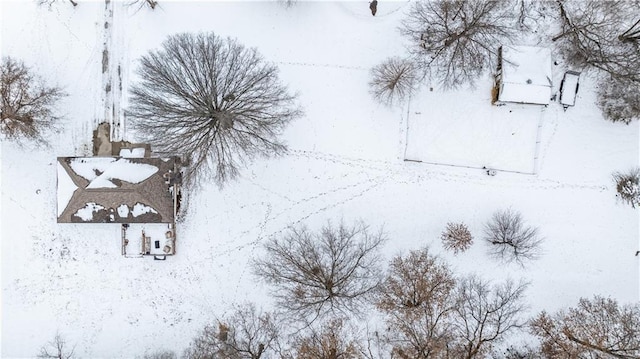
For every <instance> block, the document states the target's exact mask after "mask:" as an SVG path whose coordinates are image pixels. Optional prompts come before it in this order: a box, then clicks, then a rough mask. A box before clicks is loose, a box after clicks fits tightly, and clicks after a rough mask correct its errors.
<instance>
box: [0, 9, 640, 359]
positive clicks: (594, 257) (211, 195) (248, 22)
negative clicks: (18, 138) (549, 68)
mask: <svg viewBox="0 0 640 359" xmlns="http://www.w3.org/2000/svg"><path fill="white" fill-rule="evenodd" d="M408 5H409V3H408V2H405V1H399V2H380V3H379V5H378V14H377V16H376V17H372V16H371V14H370V12H369V9H368V5H367V2H366V1H359V2H356V1H348V2H347V1H345V2H299V3H298V4H297V5H296V6H294V7H292V8H291V9H285V8H284V7H282V6H280V5H278V4H277V3H271V2H238V3H235V2H205V1H198V2H184V1H181V2H168V1H161V2H160V5H159V7H158V8H156V10H154V11H151V10H150V9H148V8H145V7H143V8H141V9H139V10H138V7H137V6H133V7H125V6H123V4H122V3H115V5H114V6H116V11H114V20H113V26H114V27H115V29H114V32H113V34H115V35H114V36H117V39H115V40H113V42H112V43H113V44H114V48H113V53H114V59H115V60H114V61H118V60H119V61H120V64H121V66H122V71H123V76H122V81H123V85H124V88H125V89H126V86H127V84H128V81H133V80H135V74H134V69H135V62H134V59H137V58H138V57H139V56H140V55H141V54H143V53H145V52H146V51H148V50H150V49H154V48H157V47H158V46H159V45H160V43H161V42H162V40H163V39H164V38H165V37H166V35H169V34H173V33H176V32H182V31H215V32H216V33H217V34H219V35H222V36H231V37H237V38H238V40H239V41H240V42H241V43H243V44H245V45H247V46H255V47H257V48H258V49H259V51H260V52H261V53H262V54H263V55H264V57H265V58H266V59H267V60H269V61H274V62H275V63H277V64H278V65H279V67H280V69H281V77H282V79H283V81H285V82H286V83H287V84H288V85H289V87H290V89H291V90H292V91H297V92H299V93H300V102H301V105H302V106H303V107H304V110H305V116H304V117H302V118H301V119H299V120H297V121H296V122H294V123H292V124H291V126H290V127H289V128H288V129H287V130H286V132H285V134H284V136H285V139H286V141H287V142H288V144H289V147H290V152H289V154H288V155H286V156H284V157H282V158H278V159H273V160H259V161H256V162H255V163H254V164H253V165H251V166H250V167H249V168H247V169H246V170H245V171H244V172H243V176H242V178H241V179H239V180H238V181H236V182H233V183H230V184H228V185H227V186H225V187H224V188H223V189H218V188H217V187H216V186H213V185H212V186H207V187H205V188H204V189H203V190H202V191H201V192H199V193H197V194H196V195H194V196H192V198H191V200H190V206H189V209H188V212H187V213H186V215H185V220H184V223H180V224H178V228H177V238H178V239H177V240H178V243H177V254H176V256H174V257H171V258H168V259H167V260H166V261H153V260H150V259H149V258H146V259H133V258H123V257H122V256H121V255H120V251H121V247H120V246H121V233H120V226H119V225H109V224H91V225H77V224H57V223H56V214H57V211H56V171H57V164H56V156H70V155H87V154H89V153H88V152H87V151H89V149H90V148H91V147H90V140H91V130H92V128H93V124H94V123H95V122H96V119H99V118H101V116H102V114H103V113H104V99H103V94H102V92H101V89H100V87H101V85H102V83H103V82H102V81H103V78H102V73H101V68H102V49H103V40H104V38H103V36H104V35H103V31H104V26H103V25H104V3H103V2H82V3H80V5H78V6H77V7H75V8H73V7H72V6H70V5H69V4H67V3H66V1H62V2H60V3H58V4H54V5H53V6H52V7H51V8H48V7H46V6H45V7H37V6H35V5H34V2H33V1H30V0H24V1H19V2H16V1H3V2H2V3H0V11H1V18H0V24H1V25H0V26H1V33H0V34H1V40H2V44H1V52H2V55H3V56H4V55H11V56H14V57H16V58H20V59H23V60H24V61H25V62H26V63H27V64H28V65H30V66H32V67H33V69H34V70H36V71H37V72H38V73H40V74H42V75H44V76H45V78H46V79H47V80H48V81H50V82H53V83H58V84H60V85H61V86H64V87H65V89H66V90H67V92H68V93H69V96H68V97H67V98H66V99H65V101H64V102H63V104H62V106H61V110H62V112H63V113H64V114H65V115H66V116H65V118H66V119H67V126H66V130H65V133H64V134H62V135H61V136H60V137H56V138H52V142H53V146H52V147H53V148H52V149H44V148H43V149H32V148H28V147H19V146H16V145H14V144H12V143H2V157H1V159H2V165H1V166H2V167H1V174H2V182H1V184H2V201H1V205H2V207H1V208H2V213H1V217H0V218H1V223H2V247H1V248H2V257H1V259H2V264H1V270H2V303H1V304H2V306H1V308H2V319H1V320H2V342H1V344H2V349H1V356H2V357H3V358H23V357H32V356H34V355H36V354H37V352H38V349H39V348H40V346H42V345H43V344H44V343H45V342H47V341H48V340H50V339H52V338H53V336H54V334H55V332H56V331H59V332H60V333H62V334H63V335H64V336H65V337H66V339H67V340H68V341H69V342H70V343H74V344H76V345H77V346H76V353H77V354H78V355H79V356H80V357H84V358H100V357H102V358H116V357H125V358H126V357H134V356H136V355H141V354H143V353H144V352H146V351H154V350H156V349H172V350H176V351H180V350H182V349H183V348H185V347H186V346H187V344H188V343H189V341H190V339H191V338H192V337H193V335H194V334H195V333H196V332H197V331H198V330H199V329H200V328H202V326H203V325H204V324H205V323H207V322H209V321H211V320H212V319H213V318H215V317H216V316H220V315H223V314H224V313H225V312H226V311H228V310H230V309H231V305H232V304H234V303H239V302H242V301H247V300H251V301H254V302H257V303H258V305H263V306H265V307H267V308H268V307H269V306H270V305H271V302H270V300H269V298H268V295H267V293H268V288H267V287H266V286H264V285H263V284H262V283H260V282H256V280H255V278H254V277H253V276H252V274H251V272H250V269H249V268H248V265H247V264H248V262H249V260H250V259H251V258H252V257H253V256H254V255H257V254H259V245H260V243H261V242H262V241H263V240H264V239H266V238H269V237H270V236H273V235H278V234H279V233H282V231H284V230H286V228H287V226H289V225H291V224H296V223H306V224H308V225H309V226H310V227H311V228H318V227H319V226H320V225H322V224H323V223H324V222H325V221H326V220H327V219H331V220H334V221H336V220H339V219H341V218H343V219H344V220H345V221H351V220H356V219H362V220H364V221H365V222H366V223H368V224H370V225H371V226H372V227H374V228H378V227H381V226H383V227H384V230H385V232H386V233H387V235H388V237H389V239H390V240H389V242H388V243H387V245H386V247H385V255H386V256H387V257H391V256H393V255H396V254H400V253H402V252H404V251H407V250H409V249H416V248H420V247H422V246H425V245H429V246H431V247H432V248H433V249H434V251H436V252H440V253H441V255H442V256H444V257H445V258H446V259H447V260H449V261H450V263H451V264H452V265H453V266H454V267H455V269H456V270H457V271H458V272H459V273H466V272H477V273H479V274H481V275H483V276H485V277H487V278H492V279H496V280H499V279H503V278H507V277H511V278H515V279H517V278H525V279H527V280H529V281H531V287H530V288H529V290H528V292H527V293H528V294H527V299H528V300H529V302H530V306H531V313H533V312H535V311H538V310H541V309H543V308H544V309H547V310H555V309H558V308H560V307H564V306H567V305H572V304H574V303H575V302H576V300H577V299H578V298H579V297H581V296H591V295H593V294H602V295H605V296H612V297H614V298H617V299H619V300H620V301H623V302H628V301H637V300H638V297H639V290H640V288H639V282H640V280H639V279H640V277H639V269H638V257H635V256H634V254H635V252H636V250H637V249H638V245H639V240H638V238H639V235H640V228H639V224H638V223H639V221H638V212H637V210H633V209H632V208H630V207H629V206H626V205H623V204H621V203H618V202H616V199H615V188H614V185H613V183H612V179H611V173H612V172H613V171H616V170H626V169H628V168H629V167H631V166H634V165H637V164H638V163H639V145H638V142H639V137H638V133H639V127H638V123H633V124H631V125H629V126H626V125H622V124H612V123H609V122H606V121H604V120H603V119H602V117H601V115H600V112H599V110H598V109H597V107H596V106H595V105H594V103H595V94H594V91H593V88H594V85H593V82H592V81H591V80H590V78H589V77H588V76H584V78H581V85H580V93H579V94H578V97H577V100H576V105H575V107H573V108H570V109H568V110H567V111H566V112H563V111H562V109H561V108H559V106H560V105H559V104H557V103H555V102H554V103H551V104H550V105H549V107H548V108H547V109H546V110H544V111H541V109H540V107H525V106H515V107H513V108H512V109H510V108H508V107H507V106H505V107H500V108H496V107H492V106H491V105H490V101H489V95H490V93H489V92H488V88H489V87H490V86H491V84H487V83H479V84H478V86H477V88H476V90H474V91H466V90H460V92H459V93H460V94H459V95H456V94H452V93H450V92H449V93H443V92H441V91H439V90H434V91H433V92H431V91H429V90H428V87H429V86H428V85H427V86H426V87H425V88H424V89H422V91H421V92H420V93H419V94H418V95H416V96H414V97H413V98H412V99H411V107H410V108H407V107H406V106H404V107H397V108H385V107H383V106H381V105H378V104H376V103H375V102H374V101H373V100H372V99H371V97H370V95H369V94H368V88H367V81H368V69H369V68H370V67H371V66H373V65H375V64H377V63H379V62H380V61H382V60H383V59H385V58H386V57H388V56H391V55H398V54H401V53H402V52H403V45H402V39H401V37H400V36H399V34H398V32H397V31H396V27H397V26H398V24H399V20H400V19H401V18H402V12H403V11H404V10H406V9H407V7H408ZM118 16H120V18H117V17H118ZM126 59H131V61H127V60H126ZM554 76H555V74H554ZM465 91H466V92H465ZM454 95H455V96H461V97H462V98H459V101H455V102H453V101H454V100H453V99H452V98H453V97H455V96H454ZM114 101H121V104H122V105H124V104H126V98H121V99H114ZM511 110H513V112H507V111H511ZM416 112H419V113H420V114H416ZM498 112H499V113H500V114H498ZM541 112H542V113H543V115H541ZM494 117H496V120H497V121H502V122H504V126H497V125H496V124H495V123H492V122H491V120H492V119H493V118H494ZM420 120H424V121H425V122H426V123H425V124H424V126H423V130H424V132H419V131H418V130H417V129H416V130H415V131H413V129H412V127H413V126H412V125H411V124H412V123H417V121H420ZM518 120H521V121H520V122H518ZM502 122H501V123H502ZM538 125H541V127H540V129H538ZM421 136H424V137H423V138H421ZM505 137H506V138H507V139H505ZM512 138H513V139H512ZM130 140H135V139H133V138H130ZM536 142H537V144H536ZM415 143H420V144H421V145H424V147H412V146H413V144H415ZM407 145H408V146H407ZM411 151H415V153H416V155H419V156H424V157H423V158H421V159H423V160H424V161H426V162H437V163H442V164H448V165H460V167H458V166H445V165H436V164H427V163H415V162H405V161H404V158H405V157H404V156H405V152H407V153H410V152H411ZM89 152H90V151H89ZM534 158H537V159H536V160H535V162H534ZM492 161H495V162H492ZM483 165H489V166H493V167H495V168H498V169H506V170H521V171H523V172H533V170H534V169H535V172H536V173H537V174H536V175H529V174H518V173H509V172H500V171H499V172H498V174H497V175H496V176H494V177H489V176H487V175H486V174H485V173H484V172H483V171H482V170H480V169H478V168H467V167H462V166H469V167H482V166H483ZM534 167H535V168H534ZM508 207H511V208H513V209H515V210H518V211H520V212H522V214H523V217H524V218H525V220H526V221H527V222H528V223H530V224H532V225H536V226H538V227H539V228H540V231H541V233H542V234H543V235H544V237H545V242H544V256H543V257H542V259H540V260H539V261H536V262H534V263H532V264H531V265H530V266H528V267H526V268H524V269H523V268H520V267H518V266H516V265H514V266H506V267H505V266H503V265H500V264H498V263H495V262H493V261H491V260H490V259H489V258H488V257H487V255H486V253H485V250H486V248H485V246H484V244H483V243H482V241H481V240H480V237H481V235H482V227H483V224H484V223H485V222H486V221H487V220H488V219H489V217H490V216H491V214H492V213H493V211H495V210H498V209H504V208H508ZM448 221H464V222H466V223H467V224H468V225H469V228H470V230H471V231H472V233H473V234H474V236H475V237H476V244H475V245H474V246H473V247H472V248H471V249H470V250H469V251H468V252H466V253H464V254H462V255H458V256H457V257H454V256H452V255H450V254H448V253H446V252H444V251H442V247H441V245H440V243H439V235H440V232H441V231H442V230H443V229H444V227H445V225H446V223H447V222H448Z"/></svg>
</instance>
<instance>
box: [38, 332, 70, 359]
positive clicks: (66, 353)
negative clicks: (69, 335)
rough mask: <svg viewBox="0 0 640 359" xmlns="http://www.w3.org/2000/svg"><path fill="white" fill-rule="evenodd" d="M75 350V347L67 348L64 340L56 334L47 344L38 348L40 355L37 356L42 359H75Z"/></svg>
mask: <svg viewBox="0 0 640 359" xmlns="http://www.w3.org/2000/svg"><path fill="white" fill-rule="evenodd" d="M75 350H76V347H75V345H74V346H73V347H71V348H70V347H69V345H68V344H67V341H66V340H65V339H64V337H63V336H62V335H60V333H56V336H55V337H54V338H53V340H52V341H50V342H48V343H47V344H46V345H44V346H42V348H40V353H39V354H38V358H43V359H73V358H75V355H74V351H75Z"/></svg>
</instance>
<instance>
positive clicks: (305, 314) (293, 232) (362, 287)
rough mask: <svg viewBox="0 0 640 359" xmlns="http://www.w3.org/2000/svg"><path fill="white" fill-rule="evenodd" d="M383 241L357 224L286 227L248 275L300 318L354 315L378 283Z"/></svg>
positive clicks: (362, 225)
mask: <svg viewBox="0 0 640 359" xmlns="http://www.w3.org/2000/svg"><path fill="white" fill-rule="evenodd" d="M384 241H385V236H384V234H383V233H382V231H379V232H377V233H371V232H370V231H369V229H368V227H367V226H366V225H365V224H364V223H362V222H359V223H356V224H355V225H353V226H347V225H345V224H344V223H342V222H341V223H340V224H339V225H338V226H337V227H335V226H333V225H332V224H331V222H328V223H327V224H326V225H324V226H323V227H322V230H321V231H320V232H319V233H312V232H310V231H309V229H308V228H307V227H305V226H301V227H297V228H291V229H290V230H289V231H288V232H287V233H286V234H285V235H284V236H283V237H282V238H274V239H272V240H270V241H269V242H267V243H266V244H265V246H264V248H265V250H266V256H265V257H264V258H261V259H257V260H255V261H254V263H253V267H254V272H255V273H256V274H257V275H258V276H260V277H261V278H262V279H264V280H265V281H267V282H268V283H270V284H272V285H273V286H274V292H273V294H274V296H275V297H276V299H277V301H278V304H279V305H280V306H281V307H282V308H283V309H285V310H287V311H289V312H292V313H295V314H297V315H298V316H299V317H300V318H301V319H305V320H309V321H310V322H313V321H314V320H315V319H317V318H318V317H321V316H324V315H326V314H328V313H355V314H357V313H360V311H361V309H362V305H363V304H364V303H365V302H366V300H365V299H366V297H367V296H368V295H369V294H370V293H371V292H372V291H373V290H374V289H375V288H377V286H378V284H379V282H380V269H379V265H380V264H379V263H380V257H379V255H378V250H379V247H380V246H381V245H382V244H383V243H384Z"/></svg>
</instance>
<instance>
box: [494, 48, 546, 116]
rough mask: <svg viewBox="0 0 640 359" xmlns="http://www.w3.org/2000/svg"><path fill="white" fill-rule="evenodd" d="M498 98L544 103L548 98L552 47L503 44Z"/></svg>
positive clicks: (506, 100)
mask: <svg viewBox="0 0 640 359" xmlns="http://www.w3.org/2000/svg"><path fill="white" fill-rule="evenodd" d="M501 65H502V80H501V84H500V93H499V95H498V100H499V101H501V102H519V103H532V104H543V105H546V104H548V103H549V100H550V98H551V84H552V82H551V78H552V74H551V50H550V49H548V48H543V47H535V46H503V47H502V64H501Z"/></svg>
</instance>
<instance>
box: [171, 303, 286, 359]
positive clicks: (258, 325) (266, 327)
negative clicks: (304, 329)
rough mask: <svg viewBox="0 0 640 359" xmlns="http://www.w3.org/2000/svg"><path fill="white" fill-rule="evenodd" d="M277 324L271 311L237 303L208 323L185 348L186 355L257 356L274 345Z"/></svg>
mask: <svg viewBox="0 0 640 359" xmlns="http://www.w3.org/2000/svg"><path fill="white" fill-rule="evenodd" d="M278 333H279V327H278V325H277V324H276V321H275V320H274V318H273V316H272V315H271V314H270V313H261V312H258V311H257V310H256V308H255V306H254V305H253V304H244V305H241V306H239V307H238V308H237V309H236V310H235V312H234V313H233V314H232V315H231V316H229V317H226V318H223V319H221V320H218V323H217V324H215V325H208V326H206V327H205V328H204V330H203V331H202V333H200V335H198V336H197V337H196V338H195V339H194V340H193V342H192V343H191V345H190V347H189V348H188V349H187V350H186V351H185V353H184V355H183V356H184V357H185V358H187V359H209V358H225V359H259V358H265V357H267V355H268V354H265V353H268V352H269V351H271V350H273V349H274V344H275V342H276V340H277V337H278Z"/></svg>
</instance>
